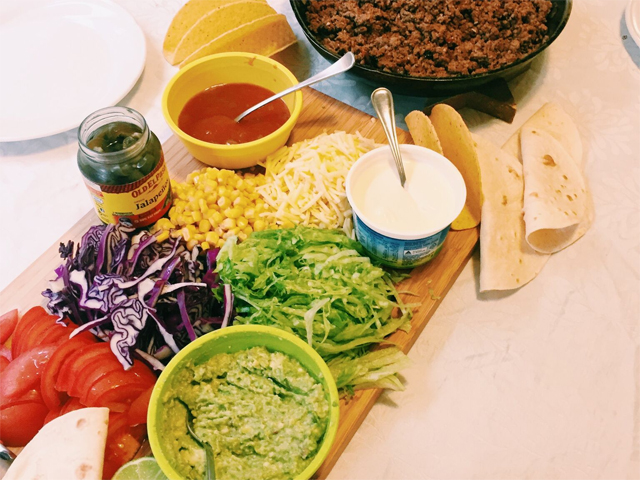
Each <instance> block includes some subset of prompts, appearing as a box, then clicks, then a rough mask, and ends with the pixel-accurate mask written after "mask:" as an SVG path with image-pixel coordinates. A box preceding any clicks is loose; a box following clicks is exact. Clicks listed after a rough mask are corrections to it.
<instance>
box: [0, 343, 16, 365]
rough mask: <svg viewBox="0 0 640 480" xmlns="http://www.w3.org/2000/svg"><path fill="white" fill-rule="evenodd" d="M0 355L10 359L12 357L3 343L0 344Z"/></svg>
mask: <svg viewBox="0 0 640 480" xmlns="http://www.w3.org/2000/svg"><path fill="white" fill-rule="evenodd" d="M0 357H2V358H6V359H7V360H9V361H11V360H12V359H13V356H11V349H10V348H8V347H5V346H4V345H0Z"/></svg>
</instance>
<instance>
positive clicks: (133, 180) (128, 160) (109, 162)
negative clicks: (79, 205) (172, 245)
mask: <svg viewBox="0 0 640 480" xmlns="http://www.w3.org/2000/svg"><path fill="white" fill-rule="evenodd" d="M78 144H79V150H78V167H79V168H80V172H81V173H82V175H83V177H84V182H85V184H86V185H87V188H88V189H89V192H90V193H91V197H92V199H93V202H94V204H95V207H96V213H97V214H98V217H100V220H102V221H103V222H104V223H118V222H121V223H124V224H126V225H130V226H133V227H136V228H138V227H146V226H148V225H150V224H152V223H154V222H156V221H157V220H158V219H159V218H160V217H162V216H163V215H164V214H165V213H167V212H168V211H169V208H170V207H171V201H172V196H171V183H170V181H169V173H168V172H167V168H166V166H165V163H164V154H163V152H162V146H161V145H160V142H159V141H158V138H157V137H156V136H155V135H154V133H153V132H152V131H151V130H149V127H148V126H147V122H146V121H145V119H144V117H143V116H142V115H140V114H139V113H138V112H136V111H135V110H132V109H131V108H126V107H109V108H103V109H101V110H98V111H97V112H94V113H92V114H91V115H89V116H88V117H87V118H85V119H84V121H83V122H82V123H81V124H80V128H79V130H78Z"/></svg>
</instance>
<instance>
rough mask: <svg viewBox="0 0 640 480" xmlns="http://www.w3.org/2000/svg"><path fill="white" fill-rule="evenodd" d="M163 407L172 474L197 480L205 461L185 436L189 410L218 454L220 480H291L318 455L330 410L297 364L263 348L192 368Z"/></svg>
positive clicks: (180, 377) (322, 393)
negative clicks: (176, 473)
mask: <svg viewBox="0 0 640 480" xmlns="http://www.w3.org/2000/svg"><path fill="white" fill-rule="evenodd" d="M162 402H163V406H164V410H165V412H166V415H165V418H166V420H165V422H164V424H163V426H162V427H161V428H162V430H161V432H160V433H161V436H160V438H161V441H163V442H165V444H166V447H167V450H168V453H169V460H170V462H171V463H172V464H173V466H174V468H175V469H176V470H177V471H178V472H180V473H181V474H182V475H184V476H185V477H187V478H190V479H194V480H196V479H198V480H199V479H202V478H203V477H204V463H205V453H204V449H202V448H201V447H200V446H199V445H198V444H197V443H196V442H195V441H194V440H192V439H191V437H190V436H189V433H188V432H187V428H186V416H187V412H186V407H185V406H184V404H186V405H188V407H189V409H190V410H191V413H192V414H193V416H194V418H195V420H194V426H195V430H196V433H197V435H198V436H199V437H200V438H201V439H202V440H203V441H205V442H208V443H209V444H210V445H211V446H212V447H213V450H214V452H215V464H216V475H217V478H219V479H221V480H234V479H238V480H247V479H251V480H262V479H264V480H268V479H291V478H294V477H295V476H296V475H298V474H299V473H300V472H302V471H303V470H304V469H305V467H306V466H307V465H308V464H309V463H310V462H311V460H312V459H313V457H314V455H315V454H316V452H317V451H318V449H319V447H320V444H321V443H322V439H323V437H324V433H325V430H326V428H327V424H328V420H329V409H330V406H329V400H328V394H327V393H326V392H325V391H324V389H323V387H322V384H321V383H319V382H318V381H317V380H316V379H314V378H313V377H312V376H311V375H310V374H309V372H307V370H306V369H305V368H303V367H302V365H300V363H299V362H298V361H297V360H295V359H293V358H291V357H289V356H288V355H285V354H283V353H280V352H269V351H268V350H267V349H266V348H264V347H254V348H250V349H248V350H243V351H240V352H237V353H231V354H227V353H224V354H218V355H215V356H213V357H212V358H210V359H209V360H208V361H206V362H205V363H202V364H199V365H195V364H193V363H192V362H190V363H188V364H187V365H186V366H185V368H182V369H181V371H180V372H178V373H177V374H176V376H175V377H174V379H173V381H172V383H171V385H170V388H169V389H167V393H166V394H165V396H164V398H163V399H162ZM182 402H184V404H183V403H182Z"/></svg>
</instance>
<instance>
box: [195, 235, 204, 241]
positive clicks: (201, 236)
mask: <svg viewBox="0 0 640 480" xmlns="http://www.w3.org/2000/svg"><path fill="white" fill-rule="evenodd" d="M193 238H195V239H196V240H197V241H198V242H204V233H196V234H195V235H194V236H193Z"/></svg>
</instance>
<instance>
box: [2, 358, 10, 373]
mask: <svg viewBox="0 0 640 480" xmlns="http://www.w3.org/2000/svg"><path fill="white" fill-rule="evenodd" d="M9 363H10V362H9V360H8V359H7V358H5V357H2V356H0V373H2V372H4V369H5V368H7V365H9Z"/></svg>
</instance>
